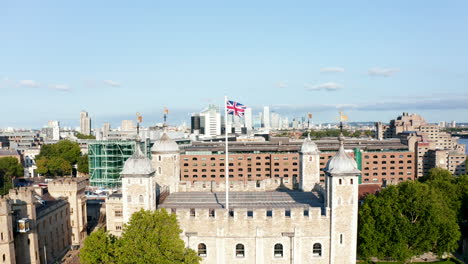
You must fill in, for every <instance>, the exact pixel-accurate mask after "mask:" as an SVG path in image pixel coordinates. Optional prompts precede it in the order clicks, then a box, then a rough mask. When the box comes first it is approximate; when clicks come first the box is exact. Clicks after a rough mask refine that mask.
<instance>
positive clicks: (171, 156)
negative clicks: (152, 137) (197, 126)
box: [151, 133, 180, 192]
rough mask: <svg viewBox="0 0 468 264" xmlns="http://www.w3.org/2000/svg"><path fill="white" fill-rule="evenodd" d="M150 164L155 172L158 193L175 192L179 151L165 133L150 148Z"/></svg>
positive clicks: (178, 171)
mask: <svg viewBox="0 0 468 264" xmlns="http://www.w3.org/2000/svg"><path fill="white" fill-rule="evenodd" d="M151 153H152V164H153V167H154V168H155V170H156V178H157V182H158V188H159V191H162V190H163V189H167V188H168V189H169V192H177V189H178V188H177V187H178V184H179V180H180V164H179V163H180V150H179V146H178V145H177V143H175V141H174V140H172V139H171V138H170V137H169V136H168V135H167V134H166V133H163V135H162V136H161V138H160V139H159V140H158V141H156V142H155V143H154V145H153V147H152V148H151Z"/></svg>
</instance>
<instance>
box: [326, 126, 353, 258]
mask: <svg viewBox="0 0 468 264" xmlns="http://www.w3.org/2000/svg"><path fill="white" fill-rule="evenodd" d="M339 140H340V149H339V150H338V153H337V154H336V155H335V156H333V158H331V159H330V160H329V161H328V163H327V166H326V168H325V172H326V174H327V177H326V186H325V188H326V198H325V207H326V210H327V211H329V212H330V251H329V253H330V264H333V263H355V262H356V249H357V245H356V244H357V221H358V176H359V174H360V171H359V170H358V169H357V164H356V161H355V160H354V159H353V158H351V157H350V156H349V155H348V154H346V152H345V149H344V144H343V141H344V140H343V136H342V135H341V136H340V138H339Z"/></svg>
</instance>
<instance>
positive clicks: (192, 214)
mask: <svg viewBox="0 0 468 264" xmlns="http://www.w3.org/2000/svg"><path fill="white" fill-rule="evenodd" d="M190 216H191V217H195V208H190Z"/></svg>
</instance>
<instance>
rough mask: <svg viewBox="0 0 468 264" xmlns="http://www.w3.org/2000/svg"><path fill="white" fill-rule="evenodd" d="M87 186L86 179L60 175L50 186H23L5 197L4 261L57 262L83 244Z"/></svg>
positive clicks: (0, 243) (0, 225)
mask: <svg viewBox="0 0 468 264" xmlns="http://www.w3.org/2000/svg"><path fill="white" fill-rule="evenodd" d="M84 186H86V179H71V178H69V179H58V180H55V181H53V182H50V183H49V188H48V190H47V189H44V188H41V187H36V188H31V187H21V188H18V189H12V190H10V192H9V194H8V195H6V196H3V197H1V198H0V263H18V264H20V263H30V264H41V263H55V262H56V261H59V260H60V259H61V258H62V257H63V256H64V255H65V254H66V252H67V251H68V250H70V248H71V247H73V246H79V245H80V244H81V242H82V241H83V240H84V238H85V237H86V223H87V219H86V199H85V196H84ZM72 212H73V213H72ZM24 223H26V224H24ZM2 261H3V262H2Z"/></svg>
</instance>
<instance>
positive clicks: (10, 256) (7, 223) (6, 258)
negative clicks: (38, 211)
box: [0, 197, 16, 264]
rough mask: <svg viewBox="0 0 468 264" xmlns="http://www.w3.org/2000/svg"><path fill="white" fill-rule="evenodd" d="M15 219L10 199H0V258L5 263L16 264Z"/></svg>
mask: <svg viewBox="0 0 468 264" xmlns="http://www.w3.org/2000/svg"><path fill="white" fill-rule="evenodd" d="M12 227H13V218H12V215H11V206H10V204H9V201H8V199H6V198H4V197H0V257H1V258H2V260H3V262H4V263H12V264H15V263H16V259H15V244H14V238H13V230H12Z"/></svg>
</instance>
